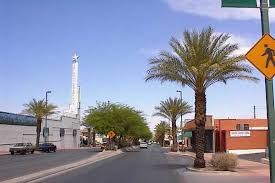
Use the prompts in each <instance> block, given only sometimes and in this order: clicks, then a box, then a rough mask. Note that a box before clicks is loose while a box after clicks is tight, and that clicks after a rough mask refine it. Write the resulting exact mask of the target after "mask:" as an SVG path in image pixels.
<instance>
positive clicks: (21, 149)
mask: <svg viewBox="0 0 275 183" xmlns="http://www.w3.org/2000/svg"><path fill="white" fill-rule="evenodd" d="M33 152H34V147H33V145H32V143H17V144H15V145H14V146H13V147H11V148H10V153H11V155H14V153H20V154H26V153H31V154H33Z"/></svg>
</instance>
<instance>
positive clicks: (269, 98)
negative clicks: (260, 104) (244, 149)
mask: <svg viewBox="0 0 275 183" xmlns="http://www.w3.org/2000/svg"><path fill="white" fill-rule="evenodd" d="M260 9H261V25H262V35H265V34H266V33H269V32H270V30H269V17H268V3H267V0H261V1H260ZM265 92H266V106H267V120H268V135H269V146H268V150H269V165H270V166H269V168H270V182H271V183H275V179H274V175H275V169H274V167H273V165H275V164H274V163H275V159H274V157H275V133H274V132H275V124H274V123H275V111H274V92H273V79H271V80H268V79H266V78H265Z"/></svg>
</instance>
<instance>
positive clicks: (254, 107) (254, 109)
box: [253, 105, 256, 119]
mask: <svg viewBox="0 0 275 183" xmlns="http://www.w3.org/2000/svg"><path fill="white" fill-rule="evenodd" d="M253 114H254V119H256V106H255V105H254V106H253Z"/></svg>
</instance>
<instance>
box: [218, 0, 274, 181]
mask: <svg viewBox="0 0 275 183" xmlns="http://www.w3.org/2000/svg"><path fill="white" fill-rule="evenodd" d="M230 2H231V5H230ZM269 2H270V5H271V6H273V5H275V0H270V1H269ZM255 3H256V0H222V6H223V7H238V8H242V7H243V8H244V7H246V8H253V6H255ZM245 4H246V5H247V6H246V5H245ZM254 8H255V7H254ZM268 10H269V5H268V1H267V0H260V11H261V26H262V35H263V37H262V39H261V40H260V41H259V42H258V43H256V45H255V46H254V47H253V48H252V49H251V50H250V51H249V52H248V53H247V54H246V58H247V60H249V61H250V62H251V63H252V64H253V65H254V66H255V67H256V68H257V69H259V70H260V71H261V72H262V73H263V74H264V75H265V92H266V108H267V120H268V136H269V144H268V149H269V165H270V166H269V167H270V183H275V177H274V176H275V111H274V92H273V79H272V78H273V76H274V74H275V62H274V60H273V59H274V56H275V52H274V50H275V46H274V44H275V43H274V42H275V41H274V40H273V38H272V37H271V36H269V35H268V34H269V31H270V30H269V17H268ZM253 54H254V55H253Z"/></svg>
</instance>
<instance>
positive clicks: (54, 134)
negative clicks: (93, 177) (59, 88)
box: [0, 53, 80, 151]
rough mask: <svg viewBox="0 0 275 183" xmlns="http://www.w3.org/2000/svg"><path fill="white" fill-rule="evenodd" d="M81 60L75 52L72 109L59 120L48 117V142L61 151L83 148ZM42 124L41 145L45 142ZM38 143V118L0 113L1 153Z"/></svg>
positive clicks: (43, 122) (73, 58) (59, 117)
mask: <svg viewBox="0 0 275 183" xmlns="http://www.w3.org/2000/svg"><path fill="white" fill-rule="evenodd" d="M78 59H79V56H77V55H76V53H75V54H74V55H73V57H72V101H71V105H70V107H69V110H66V111H64V112H63V114H62V115H60V116H58V117H57V118H56V117H55V118H51V117H50V116H49V117H48V120H47V127H48V128H49V137H48V138H47V141H48V142H52V143H54V144H55V145H56V146H57V148H58V149H72V148H78V147H80V87H79V84H78ZM44 126H45V119H43V121H42V126H41V127H42V129H41V134H40V142H44V141H45V137H44V136H43V127H44ZM35 141H36V119H35V118H34V117H32V116H26V115H21V114H13V113H7V112H1V111H0V151H7V150H8V149H9V148H10V147H11V146H13V144H15V143H20V142H31V143H32V144H35Z"/></svg>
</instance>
